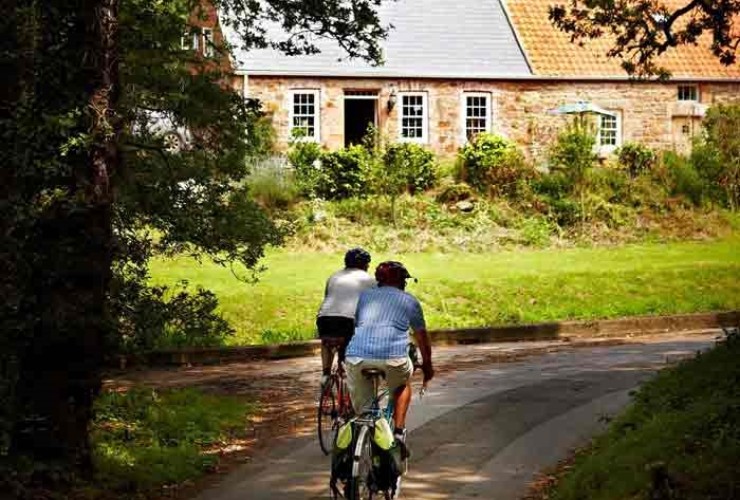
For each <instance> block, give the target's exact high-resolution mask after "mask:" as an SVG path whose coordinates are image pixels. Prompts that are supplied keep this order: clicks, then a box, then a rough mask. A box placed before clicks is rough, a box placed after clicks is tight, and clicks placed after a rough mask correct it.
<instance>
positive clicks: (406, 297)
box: [347, 286, 426, 359]
mask: <svg viewBox="0 0 740 500" xmlns="http://www.w3.org/2000/svg"><path fill="white" fill-rule="evenodd" d="M355 325H356V327H355V335H354V336H353V337H352V340H350V343H349V345H348V346H347V357H348V358H349V357H356V358H363V359H392V358H402V357H405V356H407V355H408V343H409V335H408V331H409V327H411V328H413V329H414V330H419V329H421V328H426V325H425V323H424V312H423V311H422V310H421V304H420V303H419V301H418V300H417V299H416V297H414V296H413V295H411V294H409V293H406V292H404V291H403V290H399V289H398V288H395V287H392V286H383V287H377V288H369V289H367V290H365V291H363V292H362V293H361V294H360V299H359V301H358V302H357V312H356V313H355Z"/></svg>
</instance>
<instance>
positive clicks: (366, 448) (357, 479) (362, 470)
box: [345, 425, 373, 500]
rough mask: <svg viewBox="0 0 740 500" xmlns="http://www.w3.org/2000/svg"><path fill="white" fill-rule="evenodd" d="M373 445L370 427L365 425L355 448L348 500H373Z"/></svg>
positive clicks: (347, 492) (361, 429) (348, 483)
mask: <svg viewBox="0 0 740 500" xmlns="http://www.w3.org/2000/svg"><path fill="white" fill-rule="evenodd" d="M372 471H373V445H372V436H371V434H370V427H368V426H367V425H363V426H362V427H361V428H360V431H359V433H358V434H357V439H356V441H355V446H354V448H353V461H352V477H351V478H350V480H349V481H348V482H347V491H346V494H345V496H346V497H347V500H372V498H373V491H372V489H371V484H370V483H371V477H372V473H373V472H372Z"/></svg>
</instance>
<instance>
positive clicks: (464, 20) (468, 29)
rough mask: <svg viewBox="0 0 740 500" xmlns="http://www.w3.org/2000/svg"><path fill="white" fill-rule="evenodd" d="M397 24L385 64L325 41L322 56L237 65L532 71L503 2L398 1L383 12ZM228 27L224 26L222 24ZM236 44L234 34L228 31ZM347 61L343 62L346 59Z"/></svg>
mask: <svg viewBox="0 0 740 500" xmlns="http://www.w3.org/2000/svg"><path fill="white" fill-rule="evenodd" d="M380 17H381V21H382V22H383V24H386V25H387V24H392V25H393V27H394V28H393V29H392V30H391V32H390V33H389V36H388V39H387V40H385V41H384V42H383V48H384V55H385V64H384V65H383V66H379V67H372V66H370V65H369V64H367V63H364V62H362V61H360V60H347V59H346V57H345V54H344V52H342V50H341V49H340V48H339V47H338V45H337V43H336V42H333V41H329V40H321V41H320V42H319V43H318V46H319V47H320V49H321V53H320V54H315V55H310V56H296V57H289V56H285V55H283V54H281V53H279V52H277V51H274V50H255V51H250V52H248V53H245V52H243V51H240V50H237V51H236V53H235V57H234V59H235V61H234V67H235V68H236V70H237V71H244V72H248V73H251V74H276V75H277V74H280V75H316V76H382V77H431V78H433V77H447V78H465V77H480V78H507V77H527V76H530V75H531V71H530V69H529V66H528V64H527V60H526V58H525V56H524V54H523V52H522V49H521V47H520V46H519V43H518V41H517V39H516V37H515V36H514V33H513V31H512V29H511V25H510V24H509V20H508V17H507V15H506V12H505V10H504V7H503V6H502V4H501V3H500V0H397V1H385V2H383V4H382V6H381V8H380ZM221 25H222V26H223V25H224V23H221ZM224 32H225V34H226V36H227V38H228V39H229V40H230V41H231V42H232V44H233V45H237V43H235V38H233V37H234V34H233V33H230V32H229V30H228V28H224ZM342 58H344V59H343V60H341V61H340V60H339V59H342Z"/></svg>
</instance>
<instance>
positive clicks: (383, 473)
mask: <svg viewBox="0 0 740 500" xmlns="http://www.w3.org/2000/svg"><path fill="white" fill-rule="evenodd" d="M409 355H410V357H411V359H412V364H413V366H414V371H416V369H417V368H419V367H420V366H421V364H420V363H419V360H418V356H417V351H416V346H415V345H413V344H410V346H409ZM361 373H362V376H363V377H366V378H369V379H371V380H372V383H373V397H372V398H371V400H370V404H369V406H368V407H367V409H366V410H364V411H363V412H362V413H361V414H360V415H358V416H356V417H355V418H353V419H352V420H351V426H352V429H351V430H352V441H351V444H350V445H349V449H350V450H351V451H352V454H351V460H352V470H351V475H350V477H349V479H348V480H347V481H345V484H344V492H343V495H340V493H339V488H338V487H337V485H336V480H335V478H334V477H332V479H331V480H330V484H329V488H330V492H331V496H332V499H334V500H336V499H338V498H341V497H344V498H346V499H347V500H372V499H373V498H378V497H376V495H381V494H382V495H383V496H382V498H384V499H385V500H393V499H395V498H398V496H399V494H400V489H401V477H402V476H403V474H405V473H406V471H407V469H408V457H407V456H404V455H405V450H401V448H400V447H401V446H403V447H404V448H405V443H404V444H403V445H396V446H397V448H395V449H394V451H393V452H394V454H401V457H400V458H401V460H400V462H401V463H400V464H397V463H396V461H397V458H394V457H393V456H391V453H390V446H391V443H392V442H393V433H392V430H391V429H393V425H394V423H393V416H394V410H395V404H394V400H393V395H392V394H390V393H389V391H388V388H387V387H384V388H383V389H382V390H380V379H381V378H385V372H384V371H383V370H381V369H378V368H365V369H363V370H362V371H361ZM425 389H426V387H425V386H422V389H421V393H420V394H421V395H422V396H423V395H424V391H425ZM383 401H387V403H386V405H385V407H383V406H382V402H383ZM378 426H383V427H385V428H384V429H383V430H382V431H381V435H382V434H384V433H385V434H389V436H388V437H389V439H390V440H389V441H388V442H387V443H384V444H386V445H387V446H388V449H386V450H385V451H386V453H380V452H379V451H378V448H380V445H378V444H377V443H376V441H375V440H374V436H375V435H376V427H378ZM383 449H385V447H384V448H383ZM391 462H393V463H391Z"/></svg>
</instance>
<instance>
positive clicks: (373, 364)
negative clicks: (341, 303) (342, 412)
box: [346, 261, 434, 444]
mask: <svg viewBox="0 0 740 500" xmlns="http://www.w3.org/2000/svg"><path fill="white" fill-rule="evenodd" d="M409 278H411V275H410V274H409V272H408V270H407V269H406V267H404V265H403V264H402V263H400V262H395V261H387V262H382V263H381V264H379V265H378V267H377V269H376V270H375V279H376V280H377V282H378V286H377V287H376V288H371V289H369V290H365V291H364V292H362V294H360V299H359V301H358V303H357V312H356V314H355V319H356V323H357V324H356V327H355V335H354V337H352V340H351V341H350V343H349V346H347V354H346V355H347V382H348V385H349V389H350V395H351V396H352V402H353V405H354V407H355V411H356V412H357V413H361V412H362V409H363V407H364V406H365V405H366V403H367V402H369V401H371V399H372V397H373V386H372V383H371V381H369V380H367V379H366V378H365V377H363V376H362V370H363V369H364V368H379V369H381V370H383V371H384V372H385V374H386V382H387V384H388V390H389V392H390V394H392V395H393V397H394V403H395V412H394V425H395V429H394V433H393V434H394V437H395V439H396V440H397V441H400V442H401V443H404V444H405V441H406V412H407V411H408V408H409V404H410V402H411V384H410V378H411V374H412V373H413V366H412V363H411V360H410V359H409V356H408V344H409V338H408V331H409V327H410V328H411V330H413V332H414V336H415V338H416V342H417V344H418V346H419V349H420V350H421V354H422V357H423V364H422V367H421V369H422V372H423V373H424V383H425V384H426V383H427V382H428V381H429V380H431V379H432V377H434V368H433V367H432V347H431V344H430V342H429V336H428V335H427V331H426V325H425V322H424V313H423V311H422V309H421V304H420V303H419V301H418V300H417V299H416V297H414V296H413V295H411V294H410V293H407V292H405V291H404V290H405V288H406V280H407V279H409Z"/></svg>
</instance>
